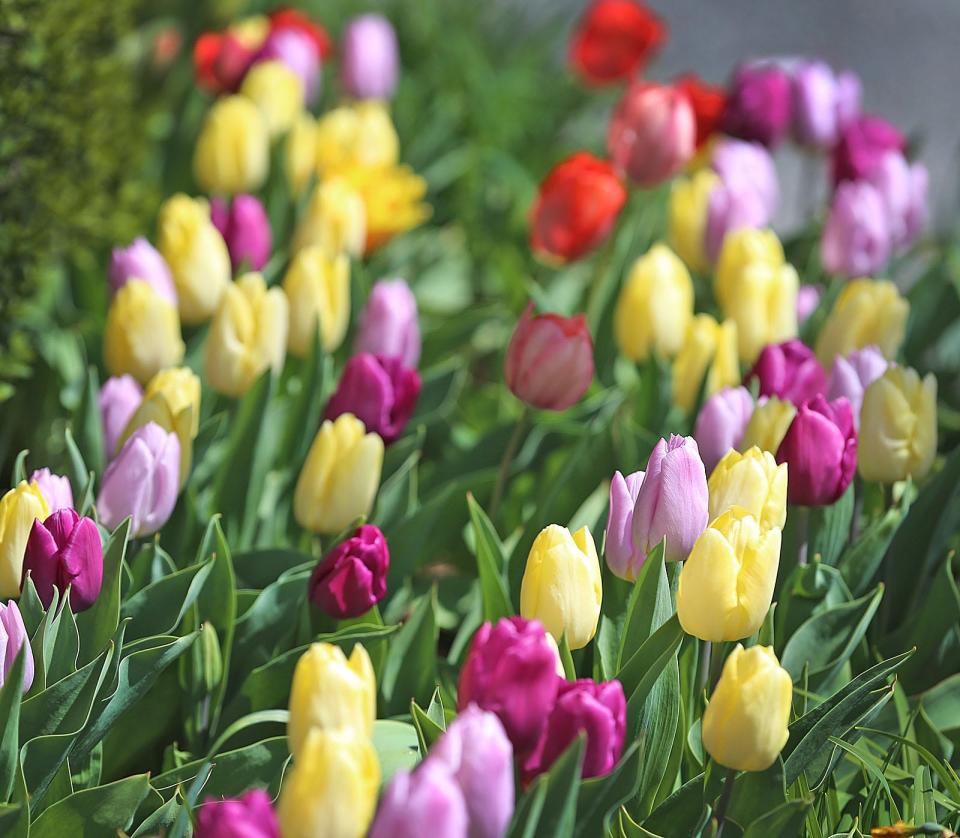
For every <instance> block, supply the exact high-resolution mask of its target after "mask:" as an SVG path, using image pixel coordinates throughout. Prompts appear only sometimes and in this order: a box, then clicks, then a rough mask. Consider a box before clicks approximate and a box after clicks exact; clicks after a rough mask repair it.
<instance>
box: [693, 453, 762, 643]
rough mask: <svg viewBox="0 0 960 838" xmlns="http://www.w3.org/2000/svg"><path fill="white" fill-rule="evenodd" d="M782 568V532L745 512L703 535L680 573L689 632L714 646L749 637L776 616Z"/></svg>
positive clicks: (729, 514)
mask: <svg viewBox="0 0 960 838" xmlns="http://www.w3.org/2000/svg"><path fill="white" fill-rule="evenodd" d="M728 456H729V455H728ZM722 466H723V463H722V462H721V464H720V466H718V468H720V467H722ZM779 564H780V530H779V528H777V527H764V526H761V524H760V522H759V521H758V520H757V519H756V518H754V517H753V515H751V514H750V512H748V511H747V510H746V509H744V508H743V507H739V506H734V507H731V508H730V509H728V510H727V511H726V512H724V513H723V514H722V515H720V517H718V518H716V519H714V520H713V521H712V522H711V523H710V526H709V527H707V528H706V529H705V530H704V531H703V535H701V536H700V538H698V539H697V543H696V544H694V545H693V550H692V551H691V552H690V556H689V558H688V559H687V560H686V561H685V562H684V564H683V568H682V569H681V570H680V583H679V587H678V588H677V616H678V617H679V618H680V625H681V626H682V627H683V630H684V631H685V632H686V633H687V634H692V635H693V636H694V637H699V638H700V639H701V640H710V641H714V642H717V641H720V640H740V639H742V638H744V637H749V636H750V635H751V634H753V633H754V632H755V631H757V630H758V629H759V628H760V626H761V625H763V620H764V617H766V616H767V611H769V610H770V603H771V602H772V600H773V587H774V583H775V582H776V581H777V568H778V566H779Z"/></svg>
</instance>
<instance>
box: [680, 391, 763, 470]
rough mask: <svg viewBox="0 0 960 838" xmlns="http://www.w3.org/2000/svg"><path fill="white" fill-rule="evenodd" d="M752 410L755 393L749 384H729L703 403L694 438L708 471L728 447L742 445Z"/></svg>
mask: <svg viewBox="0 0 960 838" xmlns="http://www.w3.org/2000/svg"><path fill="white" fill-rule="evenodd" d="M752 413H753V397H752V396H751V395H750V391H749V390H747V388H746V387H725V388H724V389H723V390H719V391H717V392H716V393H714V394H713V395H712V396H710V398H708V399H707V400H706V401H705V402H704V403H703V407H702V408H700V413H699V415H698V416H697V424H696V426H695V427H694V431H693V438H694V439H695V440H696V441H697V448H698V449H699V451H700V457H701V459H702V460H703V465H704V468H705V469H706V471H707V473H708V474H709V473H710V472H712V471H713V470H714V469H715V468H716V467H717V463H719V462H720V460H721V459H723V457H724V455H726V453H727V452H728V451H732V450H735V449H737V448H739V447H740V443H741V442H742V440H743V435H744V432H745V431H746V429H747V423H748V422H749V421H750V415H751V414H752Z"/></svg>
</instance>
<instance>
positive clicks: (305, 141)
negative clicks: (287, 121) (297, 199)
mask: <svg viewBox="0 0 960 838" xmlns="http://www.w3.org/2000/svg"><path fill="white" fill-rule="evenodd" d="M316 169H317V121H316V120H315V119H314V118H313V116H312V115H311V114H310V113H308V112H306V111H304V112H303V113H301V114H300V115H299V116H298V117H297V119H296V121H295V122H294V123H293V125H291V126H290V130H289V131H288V132H287V139H286V142H285V143H284V155H283V172H284V174H285V175H286V178H287V184H288V185H289V186H290V191H291V193H293V194H294V195H300V194H301V193H302V192H303V190H304V189H305V188H306V187H307V184H309V183H310V182H311V179H312V178H313V177H314V175H315V174H316Z"/></svg>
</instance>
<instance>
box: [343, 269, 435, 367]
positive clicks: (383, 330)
mask: <svg viewBox="0 0 960 838" xmlns="http://www.w3.org/2000/svg"><path fill="white" fill-rule="evenodd" d="M353 349H354V352H369V353H370V354H372V355H398V356H399V357H400V358H401V359H402V360H403V363H404V366H407V367H410V369H416V368H417V364H418V363H419V362H420V325H419V322H418V320H417V300H416V298H415V297H414V296H413V292H412V291H411V290H410V286H409V285H407V283H406V282H405V281H404V280H402V279H381V280H380V281H379V282H377V283H375V284H374V286H373V290H371V291H370V297H369V299H368V300H367V304H366V306H365V307H364V309H363V312H362V313H361V314H360V326H359V329H358V332H357V339H356V342H355V344H354V347H353Z"/></svg>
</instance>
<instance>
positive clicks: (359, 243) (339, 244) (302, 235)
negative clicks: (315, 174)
mask: <svg viewBox="0 0 960 838" xmlns="http://www.w3.org/2000/svg"><path fill="white" fill-rule="evenodd" d="M366 213H367V211H366V208H365V206H364V203H363V196H362V195H360V193H359V192H357V190H356V189H354V188H353V187H352V186H351V185H350V183H349V181H347V180H345V179H344V178H341V177H330V178H326V179H325V180H323V181H322V182H321V183H318V184H317V186H316V187H315V188H314V190H313V195H311V196H310V203H309V204H308V205H307V210H306V212H305V213H304V215H303V218H301V220H300V223H299V224H298V225H297V230H296V232H295V233H294V236H293V250H294V252H296V251H298V250H302V249H303V248H305V247H309V246H310V245H320V246H321V247H322V248H324V250H325V251H326V252H327V253H346V254H348V255H349V256H362V255H363V249H364V245H365V243H366V239H367V215H366Z"/></svg>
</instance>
